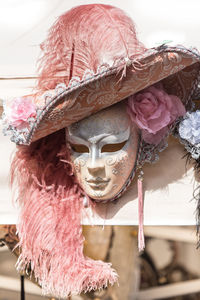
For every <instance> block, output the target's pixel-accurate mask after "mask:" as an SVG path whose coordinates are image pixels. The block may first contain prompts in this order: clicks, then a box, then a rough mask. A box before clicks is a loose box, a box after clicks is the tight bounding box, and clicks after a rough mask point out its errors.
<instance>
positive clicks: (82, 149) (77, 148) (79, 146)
mask: <svg viewBox="0 0 200 300" xmlns="http://www.w3.org/2000/svg"><path fill="white" fill-rule="evenodd" d="M70 145H71V148H72V150H73V151H74V152H78V153H89V148H88V147H87V146H85V145H82V144H70Z"/></svg>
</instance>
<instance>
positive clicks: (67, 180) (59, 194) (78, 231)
mask: <svg viewBox="0 0 200 300" xmlns="http://www.w3.org/2000/svg"><path fill="white" fill-rule="evenodd" d="M16 179H17V182H18V186H19V202H20V206H21V212H20V222H19V224H18V226H17V230H18V234H19V239H20V242H19V246H20V247H21V255H20V257H19V259H18V263H17V269H18V270H19V271H25V270H27V269H30V268H31V270H32V271H33V272H34V275H35V277H36V279H37V280H38V283H39V284H40V285H41V286H42V290H43V293H44V294H52V295H54V296H56V297H58V298H65V297H67V296H69V295H71V294H79V293H81V292H87V291H91V290H93V289H99V288H103V287H106V286H107V285H108V283H110V284H114V282H115V281H117V274H116V272H115V271H114V270H113V269H112V268H111V264H108V263H104V262H102V261H94V260H92V259H90V258H88V257H84V255H83V242H84V238H83V236H82V228H81V212H82V209H83V201H82V196H81V191H80V188H79V186H78V184H77V183H76V180H75V178H74V176H73V175H72V168H71V164H70V162H69V149H67V148H66V142H65V134H64V131H59V132H56V133H54V134H52V135H50V136H47V137H46V138H43V139H41V140H39V141H37V142H34V143H32V144H31V145H30V146H20V147H19V149H18V151H17V153H16V155H15V158H14V160H13V162H12V169H11V180H12V183H14V181H15V180H16Z"/></svg>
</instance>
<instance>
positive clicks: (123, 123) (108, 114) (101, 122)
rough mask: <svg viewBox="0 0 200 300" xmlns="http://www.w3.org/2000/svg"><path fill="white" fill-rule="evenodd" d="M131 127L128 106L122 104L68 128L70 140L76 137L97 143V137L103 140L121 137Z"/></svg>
mask: <svg viewBox="0 0 200 300" xmlns="http://www.w3.org/2000/svg"><path fill="white" fill-rule="evenodd" d="M129 126H130V119H129V116H128V114H127V111H126V105H123V104H121V103H120V104H117V105H114V106H113V107H112V108H107V109H104V110H103V111H100V112H98V113H96V114H94V115H92V116H90V117H88V118H86V119H83V120H82V121H79V122H77V123H74V124H72V125H71V126H69V127H68V134H69V138H70V137H73V136H76V137H80V138H81V139H83V140H87V141H91V142H95V139H96V138H97V137H98V138H99V139H101V138H103V137H106V136H109V135H116V136H121V135H123V133H125V132H127V130H128V128H129ZM93 139H94V141H93Z"/></svg>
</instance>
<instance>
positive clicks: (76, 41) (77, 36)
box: [38, 4, 145, 91]
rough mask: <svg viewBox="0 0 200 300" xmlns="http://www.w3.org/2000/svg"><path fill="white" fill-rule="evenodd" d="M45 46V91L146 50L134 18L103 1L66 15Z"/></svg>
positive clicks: (42, 70) (42, 66)
mask: <svg viewBox="0 0 200 300" xmlns="http://www.w3.org/2000/svg"><path fill="white" fill-rule="evenodd" d="M41 49H42V50H43V55H42V57H41V60H40V61H39V63H40V64H39V76H40V78H39V81H38V89H39V90H41V91H44V90H47V89H52V88H55V86H56V84H58V83H60V82H64V83H65V84H66V85H67V84H68V83H69V80H70V79H71V78H72V77H73V76H78V77H80V78H82V76H83V74H84V71H85V70H86V69H89V70H93V71H94V72H96V71H97V68H98V67H99V66H101V65H104V64H108V65H112V64H114V63H115V62H116V61H118V60H120V59H122V58H130V57H133V56H136V55H137V54H139V53H141V52H143V51H144V50H145V49H144V46H143V45H142V44H141V43H139V41H138V40H137V36H136V31H135V27H134V24H133V21H132V20H131V19H130V18H129V17H128V16H127V15H126V14H125V13H124V12H123V11H122V10H121V9H119V8H116V7H113V6H110V5H103V4H90V5H81V6H78V7H75V8H73V9H71V10H70V11H68V12H67V13H65V14H63V15H62V16H61V17H60V18H59V19H58V20H57V21H56V22H55V24H54V25H53V26H52V28H51V29H50V31H49V35H48V38H47V40H46V41H44V43H43V44H42V45H41ZM57 76H58V77H59V78H56V77H57Z"/></svg>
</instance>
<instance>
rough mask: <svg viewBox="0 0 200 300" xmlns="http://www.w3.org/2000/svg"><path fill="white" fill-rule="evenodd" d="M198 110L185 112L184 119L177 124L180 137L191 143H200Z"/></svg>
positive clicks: (199, 114) (199, 116)
mask: <svg viewBox="0 0 200 300" xmlns="http://www.w3.org/2000/svg"><path fill="white" fill-rule="evenodd" d="M199 129H200V111H199V110H197V111H195V112H191V113H187V114H186V117H185V119H184V120H183V121H182V122H181V123H180V125H179V134H180V137H181V138H182V139H185V140H187V141H188V142H190V143H191V144H192V145H195V144H199V143H200V130H199Z"/></svg>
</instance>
